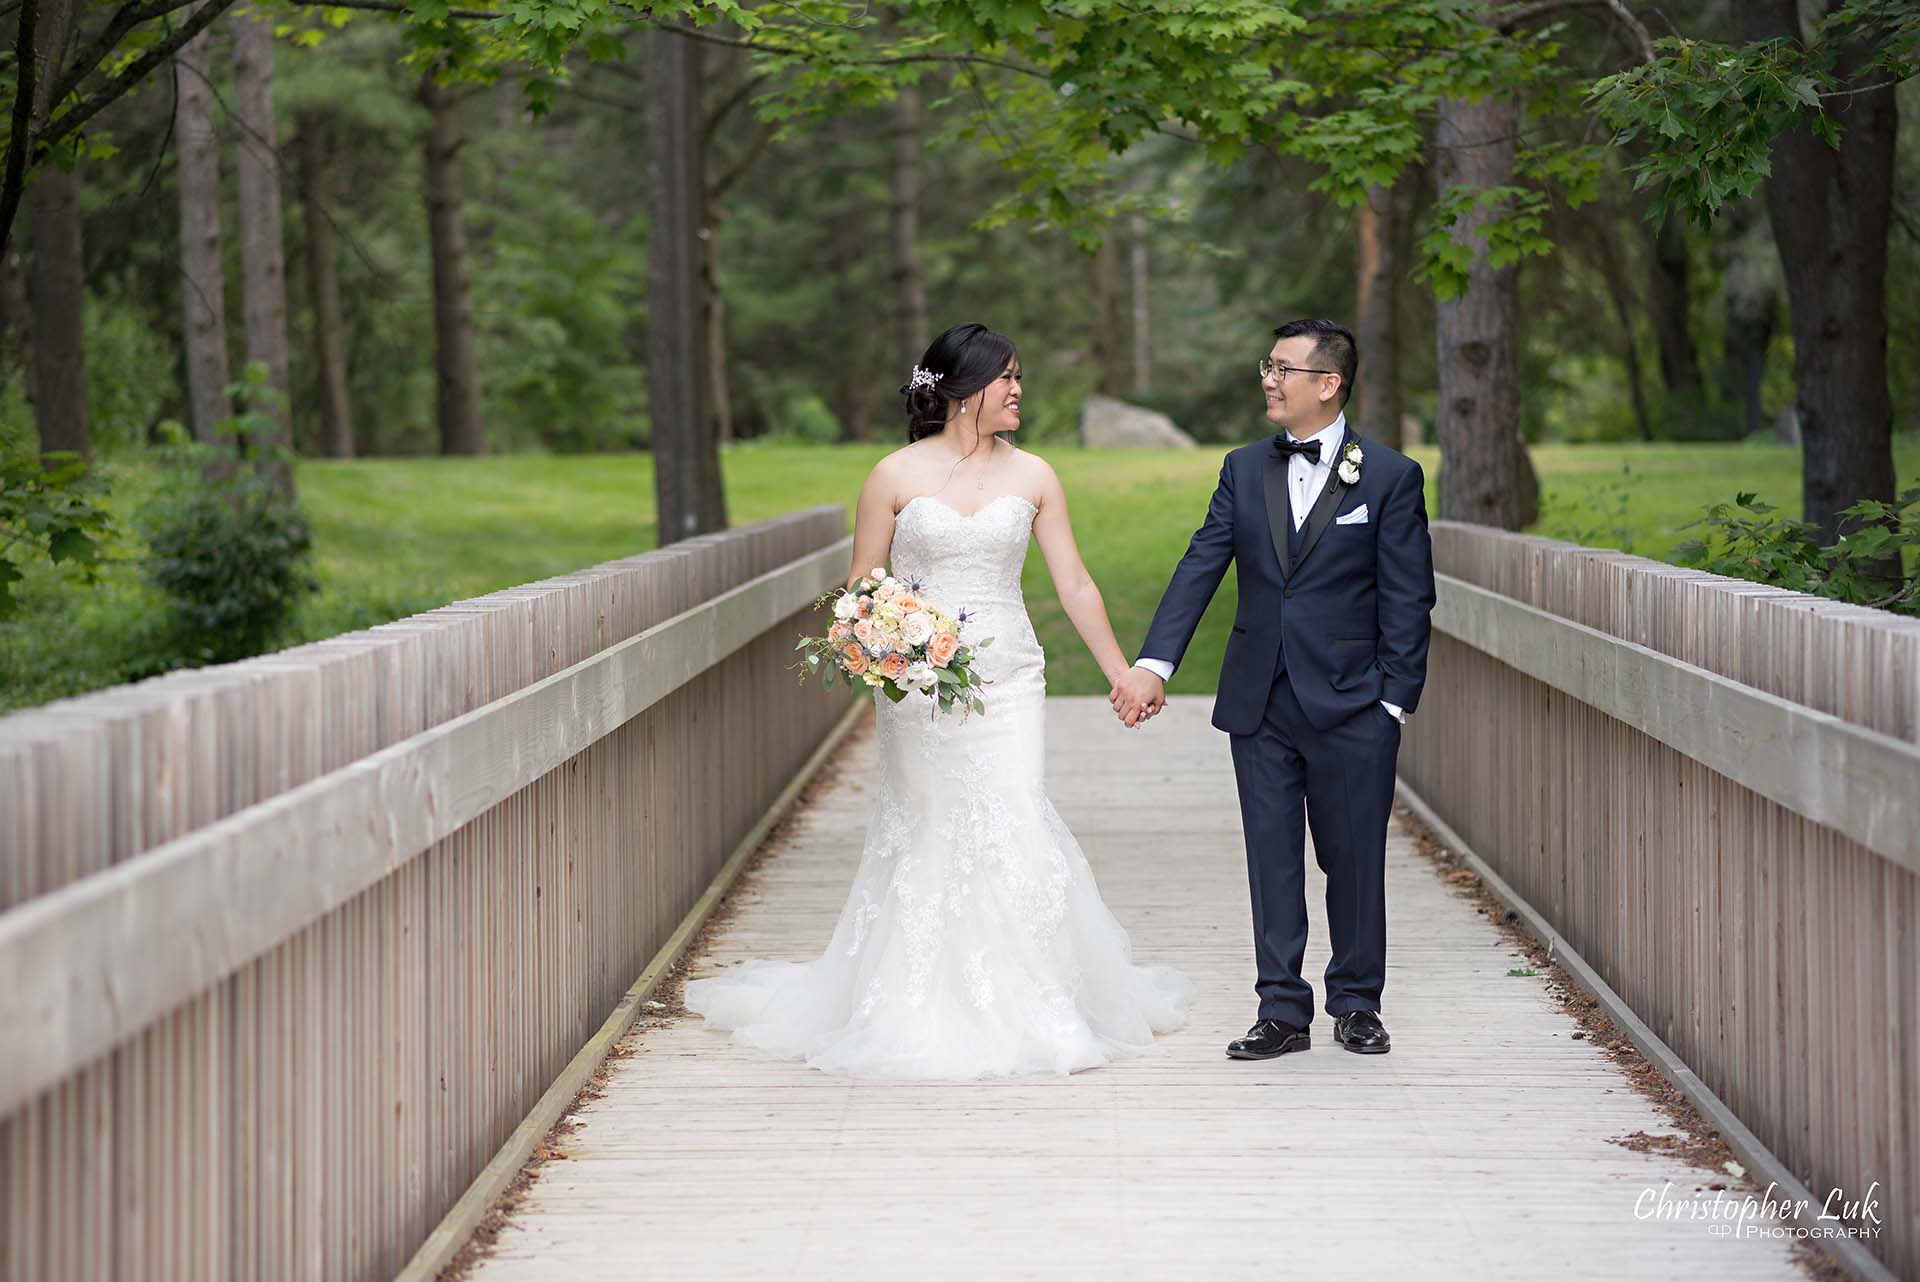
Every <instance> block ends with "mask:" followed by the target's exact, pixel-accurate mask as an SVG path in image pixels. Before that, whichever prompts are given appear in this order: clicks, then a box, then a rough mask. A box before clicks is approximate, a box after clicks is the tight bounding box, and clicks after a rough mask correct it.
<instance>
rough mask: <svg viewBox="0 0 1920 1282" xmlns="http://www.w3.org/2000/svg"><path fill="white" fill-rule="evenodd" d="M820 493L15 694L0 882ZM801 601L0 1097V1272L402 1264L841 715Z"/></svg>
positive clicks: (585, 612) (392, 731)
mask: <svg viewBox="0 0 1920 1282" xmlns="http://www.w3.org/2000/svg"><path fill="white" fill-rule="evenodd" d="M845 519H846V518H845V514H844V513H843V512H842V511H840V510H839V509H823V510H815V511H811V512H806V513H797V514H795V515H793V516H790V517H786V518H782V519H780V520H777V521H773V522H768V523H765V524H764V525H762V526H759V527H754V528H752V529H747V530H740V531H730V532H728V533H726V534H721V535H713V536H707V537H705V538H702V539H697V540H690V541H689V542H688V543H687V544H683V545H678V546H676V547H672V548H667V549H661V550H659V551H657V552H653V553H649V554H646V555H644V556H636V557H629V558H625V559H622V560H620V561H615V562H610V563H608V564H607V565H604V566H597V567H594V568H593V569H591V570H587V571H582V572H580V573H577V574H571V575H565V576H561V577H559V578H556V579H553V580H548V581H545V582H543V583H538V584H529V585H526V586H524V587H520V588H514V589H508V590H506V591H503V592H497V593H493V594H490V595H489V596H486V597H482V598H478V599H475V600H473V601H465V602H460V603H457V604H455V605H451V606H447V607H443V608H442V609H439V610H434V611H429V612H428V613H426V614H423V615H418V616H415V617H413V618H411V619H405V620H400V621H398V622H396V623H393V624H388V625H383V626H381V627H378V628H373V629H368V630H366V631H364V632H359V633H353V634H350V635H348V636H344V637H339V638H334V639H332V640H329V641H323V642H316V643H313V644H311V645H305V646H300V647H296V648H295V649H292V650H288V651H283V652H281V653H279V654H276V655H271V656H266V657H263V658H261V659H258V660H252V661H249V662H248V663H244V664H236V665H230V666H228V667H223V668H212V669H205V670H199V671H193V672H183V673H174V674H170V675H169V676H167V677H163V678H159V679H156V680H154V681H150V682H145V683H142V684H141V685H139V686H135V687H129V688H127V689H123V690H116V691H110V692H104V693H102V694H100V695H96V696H90V697H88V698H87V699H82V700H73V701H68V702H66V703H63V704H58V705H54V706H52V707H50V708H46V709H40V710H36V711H33V712H29V713H24V714H19V715H16V716H14V717H10V718H6V719H4V720H0V843H4V845H3V846H0V851H3V852H4V854H3V857H0V912H3V911H5V910H6V909H7V908H9V907H11V906H13V905H16V904H19V903H21V902H24V901H25V900H27V899H30V898H32V897H33V896H36V895H40V894H44V893H46V892H48V891H49V890H52V889H54V888H57V887H58V886H60V885H62V884H65V883H66V882H68V881H70V880H73V879H74V878H77V877H83V876H87V875H91V874H92V873H94V872H97V871H99V870H100V869H101V868H104V867H106V866H108V865H109V864H111V863H113V862H117V861H119V860H122V859H126V858H131V857H133V856H135V855H137V854H139V853H140V852H141V851H143V850H146V849H150V848H151V847H152V846H154V845H156V844H159V843H161V842H164V841H167V840H170V839H172V838H174V837H177V836H179V835H181V834H182V833H184V832H188V831H191V830H193V829H194V828H196V827H199V826H202V825H205V824H207V823H210V822H212V821H214V820H215V819H218V818H221V817H222V816H224V815H227V814H231V813H233V812H234V811H235V810H238V809H241V808H244V807H245V806H247V805H249V804H251V803H253V802H254V801H257V800H259V799H260V798H262V797H265V796H270V795H273V794H275V793H277V792H281V791H284V790H286V789H287V788H290V787H293V786H295V785H297V784H299V783H302V782H304V781H306V780H308V779H311V778H314V777H316V776H318V775H321V774H324V773H326V772H327V771H330V770H333V769H337V768H339V767H340V766H342V765H344V764H346V763H348V762H351V761H353V760H356V759H358V758H360V757H363V756H365V755H367V754H368V753H370V752H373V751H375V750H377V749H379V748H381V747H384V746H386V745H388V744H391V743H393V742H396V741H398V740H400V739H403V738H405V737H407V736H408V735H411V734H414V733H417V732H418V731H420V730H422V729H424V728H427V727H429V726H432V725H436V724H440V723H442V722H444V721H446V720H448V719H450V718H452V717H455V716H458V715H460V714H462V713H465V712H467V711H470V710H472V709H474V708H477V707H480V706H482V705H484V704H486V703H488V702H489V701H491V700H493V699H495V698H498V697H500V696H501V695H503V694H506V693H510V692H512V691H514V690H517V689H520V688H522V687H524V686H525V685H527V684H528V683H530V682H532V681H536V680H538V679H540V678H541V677H543V676H546V675H549V674H551V673H553V672H556V671H559V670H561V669H563V668H565V667H567V666H569V665H570V664H572V663H575V662H577V661H579V660H580V659H583V658H585V657H587V656H589V655H591V654H593V653H595V652H597V651H599V650H601V649H604V648H605V647H607V646H608V645H610V644H613V643H615V642H618V641H621V640H624V639H626V638H628V637H631V636H633V635H635V634H636V633H638V632H640V631H643V630H644V629H645V628H647V627H649V626H652V625H653V624H655V623H658V622H661V621H663V620H665V619H666V618H669V617H671V616H672V615H674V614H676V613H679V612H680V611H682V610H684V609H687V608H690V607H692V606H694V605H696V604H698V603H699V602H700V601H702V600H706V599H708V598H710V597H712V596H713V595H715V594H717V593H718V592H720V591H724V590H725V589H727V588H729V587H732V586H734V585H736V584H738V583H740V582H743V581H745V580H746V579H748V578H751V577H754V576H756V575H758V574H761V573H764V572H766V571H768V570H771V569H774V568H776V567H777V566H779V565H781V564H784V563H786V562H788V561H791V560H793V559H794V558H795V557H797V556H800V555H802V554H804V553H806V552H809V551H812V550H815V549H818V548H820V547H823V546H826V545H828V544H831V543H833V542H834V541H836V540H838V539H840V538H841V537H842V536H843V535H844V531H845ZM811 624H812V621H811V620H809V619H807V618H806V617H805V615H804V614H803V615H800V616H796V617H795V618H793V619H789V620H786V621H783V623H781V624H780V625H778V626H776V627H775V628H773V629H770V630H769V632H768V633H767V635H766V636H765V637H764V638H762V640H761V641H758V642H755V643H752V644H750V645H749V646H748V647H746V649H745V650H743V651H742V652H741V653H739V654H736V655H734V656H732V657H730V658H729V659H727V660H726V661H725V662H723V663H722V664H720V665H718V666H716V667H715V668H714V669H712V670H710V671H709V672H707V673H705V674H703V676H702V677H700V678H699V679H697V680H696V681H694V682H693V683H691V684H690V685H689V686H688V687H686V688H684V689H682V690H680V691H677V692H675V693H674V694H672V695H671V696H669V697H668V698H667V699H666V700H664V701H663V702H662V703H660V704H659V705H657V706H656V707H654V708H652V709H649V710H648V711H647V712H645V713H643V714H642V715H641V716H639V717H637V718H635V719H634V720H633V721H632V722H630V723H628V724H627V725H625V726H623V727H621V728H620V729H619V730H617V731H615V732H614V733H613V734H612V735H610V736H608V737H607V738H606V739H605V740H603V741H601V742H600V743H598V744H595V745H593V746H591V747H589V748H588V749H587V750H586V751H584V752H582V753H581V754H580V755H579V756H578V757H576V758H575V759H574V760H572V761H569V762H566V763H564V764H562V765H561V766H560V767H559V768H557V769H556V770H555V771H553V772H552V773H551V774H549V775H548V776H547V777H545V778H543V779H540V780H538V781H536V782H534V783H533V784H532V785H530V786H529V787H527V788H525V789H524V790H523V791H522V792H521V793H520V794H518V795H516V796H514V797H512V798H509V799H508V800H506V801H505V802H503V803H502V804H501V805H499V806H498V807H496V808H495V809H494V810H493V811H492V812H490V813H488V814H487V815H484V816H481V817H480V818H479V819H477V820H475V821H474V822H473V823H471V824H469V825H467V827H465V828H463V829H462V830H461V831H459V832H457V833H455V834H453V835H452V836H450V837H449V838H448V839H446V840H445V841H443V842H441V843H440V844H439V845H438V846H436V847H435V848H433V849H431V850H428V851H426V852H424V853H423V854H421V855H420V856H418V857H417V858H415V859H413V860H411V861H409V862H408V863H406V864H404V865H403V866H402V867H400V868H399V869H398V870H397V871H396V872H395V873H394V874H393V875H392V876H391V877H389V878H388V879H386V880H385V881H383V882H381V883H380V884H378V885H376V886H373V887H371V888H370V889H368V890H367V891H365V892H363V893H362V894H361V895H359V896H357V897H355V898H354V899H353V900H351V901H350V902H348V903H346V904H344V905H342V906H341V907H340V908H339V909H337V910H335V911H334V912H333V913H331V914H329V915H328V916H327V917H325V918H323V919H322V920H320V921H318V922H315V923H314V924H312V925H311V926H309V927H307V928H306V929H304V930H302V931H301V932H300V933H299V934H297V935H295V936H294V937H292V938H290V939H288V940H286V941H284V942H283V943H281V944H280V945H278V946H277V947H275V948H274V949H273V950H271V951H270V952H268V953H267V954H265V955H263V956H261V957H259V958H258V959H256V960H255V961H253V962H251V963H249V964H248V965H246V966H243V967H242V968H241V969H240V970H239V971H237V972H236V973H235V974H233V975H231V976H229V977H228V978H227V979H226V980H225V981H223V982H222V983H220V984H218V985H216V986H215V987H214V988H213V989H212V990H210V991H209V992H207V993H205V994H202V995H201V996H199V997H196V998H195V999H194V1000H192V1001H191V1002H189V1003H187V1004H186V1005H184V1006H183V1007H181V1008H180V1009H178V1010H176V1011H175V1012H173V1013H172V1014H170V1015H168V1016H167V1017H165V1018H163V1019H162V1020H160V1021H159V1022H158V1023H156V1024H155V1025H153V1026H151V1027H150V1028H148V1029H146V1030H144V1031H143V1032H141V1033H140V1034H138V1035H136V1036H135V1037H133V1038H130V1039H129V1040H128V1041H127V1042H126V1043H125V1044H123V1045H122V1046H121V1047H119V1048H118V1049H116V1050H115V1051H113V1052H112V1053H111V1054H109V1055H107V1056H105V1057H103V1058H102V1059H101V1060H99V1061H97V1062H96V1063H95V1064H92V1065H89V1066H87V1067H86V1068H85V1069H83V1070H81V1071H79V1072H77V1073H75V1074H74V1075H73V1077H72V1078H71V1079H69V1080H68V1081H67V1082H65V1083H63V1084H61V1085H60V1086H58V1087H56V1088H54V1089H52V1090H49V1091H47V1092H44V1093H43V1094H42V1095H41V1096H40V1097H39V1098H37V1099H35V1100H33V1101H31V1102H30V1103H29V1104H28V1105H26V1106H24V1107H22V1108H21V1109H20V1110H18V1111H17V1112H16V1113H15V1114H14V1115H13V1116H11V1117H7V1118H5V1119H0V1269H4V1270H5V1272H4V1275H3V1276H4V1279H5V1282H15V1280H16V1279H17V1280H21V1282H25V1280H26V1279H32V1282H41V1280H42V1279H44V1280H45V1282H67V1279H70V1278H83V1277H99V1278H108V1277H111V1278H114V1279H116V1280H118V1279H130V1278H144V1277H153V1278H157V1279H169V1280H171V1279H193V1280H194V1282H202V1280H204V1279H224V1278H233V1279H236V1280H244V1282H282V1280H284V1279H321V1278H327V1279H332V1278H350V1279H359V1278H381V1277H388V1276H391V1275H392V1274H393V1273H394V1272H395V1271H396V1270H397V1269H398V1268H399V1267H400V1266H401V1265H402V1264H403V1263H404V1262H405V1260H406V1259H407V1258H408V1257H409V1256H410V1255H411V1253H412V1251H413V1249H414V1247H415V1246H416V1245H417V1244H418V1242H419V1241H420V1240H422V1239H423V1238H424V1237H425V1236H426V1234H427V1233H428V1232H429V1231H430V1230H431V1228H432V1227H433V1225H434V1224H435V1223H436V1222H437V1221H438V1218H439V1216H440V1214H441V1213H442V1212H443V1211H444V1209H445V1208H446V1207H447V1206H448V1205H449V1204H450V1203H451V1202H452V1200H453V1199H454V1198H456V1197H457V1196H458V1195H459V1194H460V1193H461V1192H462V1191H463V1190H464V1189H465V1187H466V1185H467V1183H468V1182H469V1181H470V1180H471V1179H472V1177H473V1175H474V1174H475V1173H476V1172H477V1171H478V1169H479V1167H480V1166H481V1165H483V1164H484V1163H485V1161H486V1160H487V1159H488V1158H489V1157H490V1156H491V1154H492V1152H493V1151H494V1148H495V1147H496V1146H497V1145H498V1143H499V1142H500V1141H501V1140H502V1139H503V1138H504V1137H505V1135H506V1134H507V1133H508V1132H509V1131H510V1130H511V1128H512V1127H513V1125H515V1124H516V1123H517V1122H518V1120H519V1118H520V1117H521V1116H522V1115H523V1114H524V1112H525V1110H526V1108H527V1107H528V1106H529V1104H530V1103H531V1102H532V1100H533V1099H534V1098H535V1097H536V1096H537V1095H538V1094H539V1093H540V1092H541V1091H542V1090H544V1089H545V1088H546V1085H547V1083H548V1081H550V1080H551V1077H552V1074H553V1073H554V1072H556V1071H557V1069H558V1066H560V1065H562V1064H564V1063H565V1062H566V1061H567V1059H568V1058H569V1057H570V1056H571V1055H572V1054H573V1052H574V1051H575V1050H576V1049H577V1047H578V1046H579V1045H580V1043H581V1042H582V1041H583V1040H584V1039H585V1037H586V1036H588V1035H589V1034H590V1032H591V1031H592V1030H593V1029H595V1028H597V1027H598V1026H599V1024H600V1022H601V1020H602V1019H603V1018H604V1017H605V1015H606V1013H607V1011H608V1010H609V1009H610V1008H611V1006H612V1004H613V1002H614V1001H615V1000H617V998H618V996H619V994H620V993H621V992H623V991H624V989H625V987H626V985H627V984H628V983H630V982H631V980H632V978H633V976H634V975H635V974H637V973H638V972H639V970H640V968H641V967H642V966H643V965H644V964H645V961H646V959H647V958H648V957H650V956H651V955H652V953H653V951H654V950H655V949H656V948H657V947H658V945H659V943H660V941H661V940H662V939H664V938H665V936H666V934H667V932H668V931H670V930H671V928H672V926H673V925H674V924H675V923H676V922H677V921H678V920H679V918H680V916H681V915H682V914H683V913H684V912H685V910H686V908H687V906H688V905H689V904H690V903H691V902H692V901H693V899H694V898H695V897H696V896H697V895H698V893H699V892H700V890H702V889H704V887H705V885H706V884H707V881H708V880H709V879H710V878H711V876H712V874H713V872H714V870H715V869H717V867H718V866H719V864H720V861H721V860H722V859H723V858H724V857H725V855H726V853H727V851H728V849H729V848H730V847H729V846H727V845H726V844H724V843H725V842H726V841H727V840H728V839H730V838H734V837H737V836H738V834H740V833H742V832H744V831H745V829H746V827H747V826H748V825H749V824H750V823H751V822H752V820H753V819H754V818H756V817H757V816H758V815H759V813H760V812H761V810H762V809H763V808H764V807H765V805H766V804H768V802H769V801H770V800H771V799H772V796H773V794H774V793H776V792H777V791H778V790H779V788H780V787H781V786H783V785H784V784H785V782H786V780H787V779H788V778H789V777H791V774H792V772H793V771H794V770H797V769H798V768H799V767H800V765H801V764H802V763H803V761H804V760H805V758H806V756H807V754H808V753H809V752H810V751H811V748H812V745H813V744H815V743H817V742H818V741H819V739H820V738H821V737H822V736H824V735H825V734H826V732H827V731H828V730H829V729H830V728H831V726H832V724H833V722H834V721H835V720H836V719H837V717H838V715H839V713H840V711H841V710H842V708H843V707H844V703H843V701H842V700H843V698H844V696H838V697H836V696H832V695H827V694H824V693H822V692H821V691H819V690H817V689H814V688H808V689H801V688H800V687H798V686H797V685H796V684H794V683H793V682H792V679H791V677H790V674H788V673H787V672H786V671H785V664H786V663H788V662H789V661H790V646H791V644H792V638H793V636H794V634H795V633H797V632H799V631H802V630H806V629H808V628H809V627H810V626H811Z"/></svg>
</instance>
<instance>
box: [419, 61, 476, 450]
mask: <svg viewBox="0 0 1920 1282" xmlns="http://www.w3.org/2000/svg"><path fill="white" fill-rule="evenodd" d="M420 103H421V105H422V106H424V107H425V108H426V109H427V143H426V196H427V237H428V239H429V240H430V241H431V242H432V246H433V251H432V252H433V329H434V360H433V367H434V376H435V383H436V386H437V388H438V400H439V418H440V452H441V453H442V454H485V453H486V452H487V433H486V423H485V420H484V418H483V417H482V413H481V401H480V375H479V371H478V370H477V368H476V367H475V364H474V357H473V298H472V288H471V286H470V285H469V284H468V282H467V233H466V228H465V226H464V225H463V224H462V223H461V221H460V175H459V171H458V169H457V167H456V161H457V157H458V155H459V151H460V128H459V123H458V122H457V121H456V120H455V119H454V114H453V96H452V95H451V94H449V93H448V92H447V91H446V90H445V89H443V88H442V87H441V86H440V85H439V83H438V82H436V81H435V80H434V73H433V72H432V71H429V72H427V74H426V75H425V76H423V77H422V78H421V80H420Z"/></svg>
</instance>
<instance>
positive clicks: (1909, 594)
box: [1674, 485, 1920, 615]
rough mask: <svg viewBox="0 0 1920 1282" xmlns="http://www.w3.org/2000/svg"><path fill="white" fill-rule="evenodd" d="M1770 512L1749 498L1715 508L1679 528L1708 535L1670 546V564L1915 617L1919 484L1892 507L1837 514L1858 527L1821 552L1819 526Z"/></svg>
mask: <svg viewBox="0 0 1920 1282" xmlns="http://www.w3.org/2000/svg"><path fill="white" fill-rule="evenodd" d="M1775 512H1776V509H1775V508H1774V507H1773V505H1772V504H1770V503H1763V502H1761V501H1760V500H1759V499H1758V498H1757V497H1755V496H1754V495H1753V494H1752V493H1750V492H1742V493H1740V494H1738V495H1736V496H1735V497H1734V501H1733V502H1732V503H1716V504H1714V505H1713V506H1712V507H1710V508H1708V509H1707V513H1706V515H1705V516H1702V517H1700V518H1699V519H1697V520H1693V521H1689V522H1687V524H1686V525H1683V526H1681V527H1680V528H1682V529H1690V528H1692V527H1693V526H1696V525H1704V526H1706V527H1707V529H1708V531H1709V532H1708V534H1707V535H1706V536H1705V537H1702V538H1697V539H1691V540H1689V541H1687V542H1685V543H1682V544H1681V545H1680V546H1678V547H1677V548H1675V549H1674V559H1675V560H1676V561H1677V562H1679V563H1680V564H1681V565H1690V566H1694V567H1696V568H1698V569H1702V570H1707V571H1709V572H1711V573H1714V574H1725V575H1731V576H1732V577H1734V578H1740V579H1750V580H1752V581H1753V582H1755V583H1770V584H1772V585H1774V586H1775V587H1782V588H1791V589H1792V590H1794V591H1796V592H1808V593H1811V594H1813V595H1814V596H1823V597H1829V598H1831V599H1833V600H1837V601H1850V602H1852V603H1854V604H1855V605H1870V606H1875V607H1878V608H1880V609H1883V610H1892V611H1894V612H1896V613H1899V614H1912V615H1920V571H1916V570H1915V568H1914V566H1913V565H1912V564H1911V561H1912V558H1911V557H1910V556H1909V553H1916V554H1920V485H1916V486H1915V487H1914V488H1912V489H1909V490H1907V491H1906V492H1904V493H1903V494H1901V495H1900V497H1899V498H1897V499H1895V500H1894V501H1893V502H1892V503H1882V502H1880V501H1879V500H1877V499H1862V500H1861V501H1860V502H1858V503H1855V504H1854V505H1853V506H1852V507H1849V508H1846V509H1844V510H1843V511H1842V512H1841V513H1840V515H1841V516H1843V517H1848V518H1852V519H1853V520H1854V521H1856V522H1858V526H1857V528H1855V529H1854V530H1853V531H1852V532H1851V533H1849V534H1843V535H1841V536H1840V538H1839V540H1838V541H1836V542H1834V543H1831V544H1828V545H1826V546H1824V547H1823V546H1821V544H1820V542H1819V532H1820V527H1819V526H1817V525H1814V524H1812V523H1811V522H1807V521H1795V520H1791V519H1789V518H1787V517H1783V516H1778V515H1775ZM1889 570H1891V574H1890V573H1889Z"/></svg>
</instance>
